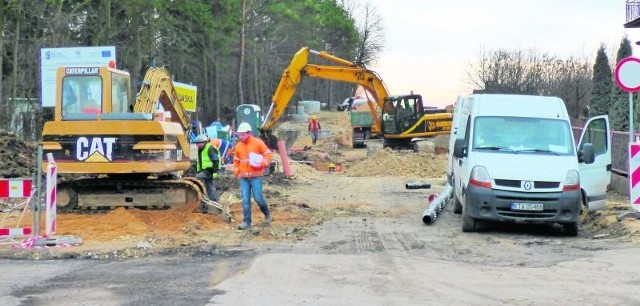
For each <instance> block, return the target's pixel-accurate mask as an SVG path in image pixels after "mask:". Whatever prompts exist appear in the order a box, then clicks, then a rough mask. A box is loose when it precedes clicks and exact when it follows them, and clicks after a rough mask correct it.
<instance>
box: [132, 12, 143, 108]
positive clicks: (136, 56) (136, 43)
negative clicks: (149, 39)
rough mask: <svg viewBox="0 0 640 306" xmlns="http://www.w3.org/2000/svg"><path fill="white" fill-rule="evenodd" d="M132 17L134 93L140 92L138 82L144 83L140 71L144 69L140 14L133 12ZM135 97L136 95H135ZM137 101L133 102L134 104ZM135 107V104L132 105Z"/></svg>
mask: <svg viewBox="0 0 640 306" xmlns="http://www.w3.org/2000/svg"><path fill="white" fill-rule="evenodd" d="M132 13H133V14H132V16H131V38H132V40H133V42H132V44H133V65H132V66H133V67H132V69H131V80H132V82H131V83H132V84H131V86H132V91H131V92H133V93H137V92H138V82H141V81H142V78H141V77H140V70H141V69H142V43H141V41H140V18H141V16H140V14H139V12H137V10H135V9H133V10H132ZM134 95H135V94H134ZM133 102H135V101H132V103H133ZM132 105H133V104H132Z"/></svg>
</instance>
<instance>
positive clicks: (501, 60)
mask: <svg viewBox="0 0 640 306" xmlns="http://www.w3.org/2000/svg"><path fill="white" fill-rule="evenodd" d="M590 77H591V66H590V64H589V60H588V58H587V57H584V58H576V57H571V58H569V59H560V58H557V57H555V56H551V55H549V54H546V53H543V54H540V53H538V52H537V51H535V50H528V51H522V50H514V51H511V50H494V51H486V50H482V51H481V52H480V53H479V56H478V60H477V62H476V63H473V64H471V66H470V69H469V70H467V78H468V81H469V83H471V84H472V85H473V86H475V87H476V89H479V90H482V91H484V92H487V93H504V94H530V95H549V96H557V97H560V98H561V99H563V101H564V102H565V104H566V105H567V108H568V110H569V113H570V115H571V116H573V117H576V118H580V117H583V116H584V110H585V108H586V105H587V102H588V100H589V96H590V94H591V87H592V85H591V82H590Z"/></svg>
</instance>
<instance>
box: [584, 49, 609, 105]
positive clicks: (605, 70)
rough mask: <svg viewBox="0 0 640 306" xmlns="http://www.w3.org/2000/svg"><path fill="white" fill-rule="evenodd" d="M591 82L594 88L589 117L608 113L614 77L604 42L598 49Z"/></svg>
mask: <svg viewBox="0 0 640 306" xmlns="http://www.w3.org/2000/svg"><path fill="white" fill-rule="evenodd" d="M591 82H592V85H593V89H592V92H591V102H590V103H589V117H593V116H598V115H604V114H608V113H609V107H610V104H611V91H612V87H613V79H612V73H611V66H609V58H608V57H607V53H606V52H605V46H604V44H603V45H601V46H600V49H598V55H596V62H595V64H594V65H593V77H592V79H591Z"/></svg>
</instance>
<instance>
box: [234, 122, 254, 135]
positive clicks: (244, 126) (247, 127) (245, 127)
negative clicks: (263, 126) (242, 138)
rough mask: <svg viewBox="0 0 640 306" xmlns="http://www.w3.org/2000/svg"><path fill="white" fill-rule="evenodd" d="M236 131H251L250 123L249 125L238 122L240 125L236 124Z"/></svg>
mask: <svg viewBox="0 0 640 306" xmlns="http://www.w3.org/2000/svg"><path fill="white" fill-rule="evenodd" d="M237 132H238V133H245V132H251V125H249V124H248V123H246V122H243V123H240V125H238V131H237Z"/></svg>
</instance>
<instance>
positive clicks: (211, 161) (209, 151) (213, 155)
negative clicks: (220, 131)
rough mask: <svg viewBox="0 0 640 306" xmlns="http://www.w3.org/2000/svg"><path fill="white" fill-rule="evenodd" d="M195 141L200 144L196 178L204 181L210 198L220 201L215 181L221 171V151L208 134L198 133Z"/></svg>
mask: <svg viewBox="0 0 640 306" xmlns="http://www.w3.org/2000/svg"><path fill="white" fill-rule="evenodd" d="M195 143H196V145H197V146H198V159H197V160H196V172H197V173H196V178H197V179H199V180H200V181H202V183H204V185H205V187H206V189H207V195H208V196H209V199H211V200H214V201H216V202H218V192H217V191H216V187H215V185H214V182H213V181H214V180H215V179H217V178H218V172H219V171H220V152H219V151H218V149H216V148H214V147H213V146H212V145H211V143H210V142H209V138H208V137H207V135H204V134H202V135H198V137H196V139H195Z"/></svg>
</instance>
